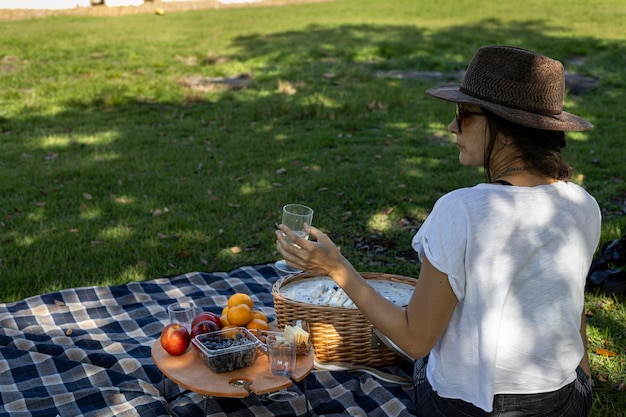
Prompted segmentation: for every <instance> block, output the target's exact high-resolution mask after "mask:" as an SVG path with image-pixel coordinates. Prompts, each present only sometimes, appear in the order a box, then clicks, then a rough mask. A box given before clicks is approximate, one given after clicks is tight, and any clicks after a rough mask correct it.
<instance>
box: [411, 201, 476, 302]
mask: <svg viewBox="0 0 626 417" xmlns="http://www.w3.org/2000/svg"><path fill="white" fill-rule="evenodd" d="M467 236H468V222H467V213H466V210H464V206H463V204H462V201H461V200H460V199H459V198H457V197H456V196H455V195H454V194H452V193H451V194H447V195H445V196H443V197H441V198H440V199H439V200H438V201H437V203H435V206H434V207H433V210H432V212H431V213H430V215H429V216H428V217H427V218H426V221H425V222H424V224H423V225H422V226H421V227H420V229H419V231H418V232H417V234H416V235H415V236H414V238H413V249H415V251H416V252H417V254H418V256H419V259H420V261H423V260H424V256H425V257H426V258H428V261H429V262H430V263H431V264H432V265H433V266H434V267H435V268H437V269H438V270H439V271H441V272H443V273H444V274H446V275H448V281H449V282H450V286H451V287H452V290H453V291H454V294H455V295H456V297H457V299H458V300H462V299H463V297H464V294H465V256H466V250H467Z"/></svg>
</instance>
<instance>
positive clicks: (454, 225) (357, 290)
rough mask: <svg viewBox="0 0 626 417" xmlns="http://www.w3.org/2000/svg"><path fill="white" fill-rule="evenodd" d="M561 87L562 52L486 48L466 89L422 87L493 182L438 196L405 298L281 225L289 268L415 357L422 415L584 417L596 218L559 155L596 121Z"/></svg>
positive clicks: (320, 238)
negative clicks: (325, 285)
mask: <svg viewBox="0 0 626 417" xmlns="http://www.w3.org/2000/svg"><path fill="white" fill-rule="evenodd" d="M564 90H565V77H564V72H563V66H562V65H561V63H560V62H558V61H555V60H553V59H550V58H548V57H546V56H543V55H540V54H537V53H534V52H531V51H528V50H525V49H520V48H515V47H508V46H487V47H483V48H481V49H479V50H478V51H477V53H476V55H475V56H474V58H473V59H472V61H471V62H470V64H469V67H468V69H467V72H466V75H465V77H464V79H463V82H462V84H461V85H460V86H442V87H437V88H432V89H430V90H428V91H427V93H428V94H429V95H431V96H434V97H436V98H439V99H443V100H447V101H450V102H453V103H456V118H455V119H453V120H452V122H451V123H450V125H449V126H448V130H449V131H450V132H451V133H453V134H454V135H456V144H457V147H458V149H459V161H460V163H461V164H462V165H466V166H483V167H484V170H485V175H486V178H487V179H486V182H485V183H481V184H478V185H476V186H474V187H471V188H462V189H458V190H454V191H452V192H450V193H448V194H446V195H444V196H443V197H441V198H440V199H439V200H438V201H437V202H436V204H435V206H434V207H433V209H432V212H431V213H430V215H429V216H428V218H427V219H426V221H425V222H424V224H423V225H422V226H421V228H420V230H419V231H418V233H417V234H416V235H415V237H414V239H413V248H414V249H415V250H416V251H417V254H418V256H419V258H420V260H421V262H422V267H421V271H420V274H419V279H418V280H417V284H416V286H415V292H414V294H413V296H412V298H411V301H410V303H409V305H408V306H407V307H406V308H404V307H399V306H397V305H395V304H393V303H391V302H389V301H387V300H386V299H385V298H383V297H382V296H381V295H379V294H378V293H377V292H376V291H374V290H373V289H372V287H371V286H369V285H368V284H367V283H366V281H365V280H364V279H362V278H361V277H360V275H359V274H358V273H357V271H356V270H355V269H354V267H353V266H352V265H351V264H350V263H349V261H348V260H346V259H345V258H344V257H343V255H342V254H341V252H340V250H339V249H338V248H337V247H336V246H335V245H334V244H333V242H332V241H331V240H330V239H329V238H328V237H327V236H326V235H325V234H324V233H322V232H321V231H319V230H318V229H316V228H314V227H311V230H310V235H311V236H312V238H313V239H314V240H312V241H307V240H303V239H301V238H299V237H298V236H296V235H295V234H293V233H292V232H291V231H290V230H289V229H288V228H287V227H285V226H284V225H281V226H280V231H277V233H276V236H277V239H278V247H279V250H280V252H281V254H282V256H283V257H284V259H285V260H286V261H287V262H288V263H289V265H291V266H294V267H297V268H300V269H303V270H306V271H310V272H315V273H319V274H323V275H328V276H330V277H331V278H332V279H333V280H334V281H335V282H336V283H337V284H338V285H339V286H341V287H342V288H343V289H344V290H345V292H346V293H347V294H348V295H349V296H350V298H351V299H352V300H353V302H354V303H355V304H356V305H357V306H358V307H359V309H360V310H361V312H362V313H363V314H364V316H365V317H366V318H367V319H368V320H369V321H370V322H371V323H372V324H373V325H374V326H375V327H376V328H378V329H379V330H380V331H382V332H383V333H384V334H385V335H386V336H387V337H389V338H390V339H391V340H392V341H393V342H395V343H396V344H397V345H398V346H399V347H400V348H401V349H402V350H404V351H405V352H407V353H409V354H410V355H411V356H413V357H414V358H417V359H419V360H417V361H416V362H415V374H414V378H415V401H416V405H417V409H418V413H419V415H421V416H428V417H430V416H492V415H497V416H521V415H524V416H531V415H532V416H535V415H541V416H552V417H558V416H561V417H565V416H588V415H589V412H590V408H591V387H590V381H591V371H590V367H589V361H588V358H587V349H586V323H585V315H584V287H585V277H586V274H587V271H588V270H589V266H590V264H591V260H592V257H593V254H594V251H595V249H596V247H597V245H598V242H599V238H600V223H601V215H600V210H599V207H598V204H597V203H596V201H595V200H594V198H593V197H591V196H590V195H589V194H588V193H587V192H586V191H585V190H584V189H582V188H581V187H580V186H578V185H576V184H574V183H572V182H569V179H570V177H571V175H572V170H571V168H570V167H569V166H568V165H567V164H566V163H564V162H563V160H562V158H561V148H563V147H564V146H565V134H564V132H565V131H582V130H587V129H591V128H593V126H592V125H591V124H590V123H589V122H587V121H586V120H584V119H581V118H580V117H578V116H575V115H573V114H570V113H567V112H565V111H563V94H564ZM281 232H282V233H281ZM283 233H284V234H286V236H287V237H288V238H289V239H290V240H292V241H294V242H295V243H296V244H297V245H298V246H293V245H290V244H289V242H288V241H287V240H286V239H285V237H283Z"/></svg>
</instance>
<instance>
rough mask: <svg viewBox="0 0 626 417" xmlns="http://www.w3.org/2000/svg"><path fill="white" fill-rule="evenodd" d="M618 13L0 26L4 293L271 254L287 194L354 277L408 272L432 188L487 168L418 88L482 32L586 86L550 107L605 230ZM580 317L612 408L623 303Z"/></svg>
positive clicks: (620, 175)
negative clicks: (577, 126)
mask: <svg viewBox="0 0 626 417" xmlns="http://www.w3.org/2000/svg"><path fill="white" fill-rule="evenodd" d="M625 17H626V4H624V3H623V1H621V0H607V1H602V2H600V1H587V0H576V1H572V0H555V1H552V2H545V1H521V2H488V1H474V2H469V1H451V0H442V1H439V2H436V4H435V3H433V2H421V1H420V2H416V1H414V0H412V1H409V0H398V1H393V2H384V1H374V0H358V1H357V0H338V1H331V2H324V3H312V4H301V5H290V6H281V7H253V8H236V9H207V10H194V11H189V12H178V13H167V14H166V15H165V16H157V15H153V14H145V15H130V16H120V17H76V16H56V17H48V18H43V19H31V20H25V21H14V22H1V25H0V195H1V196H2V199H1V200H0V236H1V240H0V300H2V301H12V300H18V299H21V298H24V297H28V296H31V295H35V294H41V293H46V292H50V291H55V290H58V289H62V288H67V287H76V286H83V285H115V284H121V283H125V282H128V281H134V280H147V279H153V278H157V277H162V276H169V275H175V274H180V273H185V272H190V271H217V270H230V269H232V268H235V267H237V266H240V265H246V264H255V263H262V262H268V261H272V260H275V259H278V258H279V255H278V254H277V252H276V249H275V242H274V241H275V239H274V235H273V225H274V222H276V221H278V220H279V219H280V209H281V207H282V205H283V204H285V203H290V202H298V203H304V204H307V205H310V206H311V207H313V208H314V209H315V211H316V214H315V217H314V220H313V223H314V225H316V226H318V227H319V228H321V229H322V230H324V231H325V232H327V233H329V234H330V235H331V237H332V238H333V239H334V240H335V241H336V242H337V243H338V244H339V245H340V246H341V247H342V250H343V252H344V253H345V254H346V255H347V256H348V258H349V259H351V260H352V261H353V263H354V264H355V265H356V266H357V268H358V269H360V270H363V271H381V272H386V273H397V274H403V275H409V276H417V274H418V271H419V264H418V263H417V260H416V257H415V255H414V253H413V251H412V249H411V247H410V241H411V238H412V236H413V234H414V233H415V231H416V230H417V229H418V228H419V226H420V224H421V222H422V221H423V220H424V219H425V217H426V216H427V214H428V212H429V210H430V208H431V207H432V205H433V203H434V202H435V200H436V199H437V198H438V197H439V196H441V195H442V194H444V193H446V192H447V191H449V190H451V189H454V188H458V187H463V186H469V185H473V184H475V183H477V182H480V181H482V180H483V175H482V172H481V171H480V170H478V169H473V168H467V167H462V166H460V165H459V163H458V160H457V156H458V155H457V151H456V148H455V146H454V142H453V138H452V136H451V135H450V134H448V133H447V132H446V126H447V125H448V123H449V121H450V120H451V119H452V117H453V114H454V113H453V112H454V109H453V106H452V105H450V104H448V103H444V102H441V101H439V100H434V99H432V98H428V97H427V96H426V94H425V92H424V91H425V90H426V89H427V88H428V87H431V86H433V85H439V84H443V83H446V82H456V81H458V78H459V73H460V71H462V70H464V69H465V68H466V66H467V63H468V62H469V60H470V59H471V57H472V55H473V53H474V52H475V51H476V49H477V48H479V47H480V46H482V45H485V44H511V45H516V46H521V47H525V48H529V49H534V50H537V51H539V52H542V53H544V54H546V55H549V56H551V57H553V58H556V59H559V60H561V61H562V62H563V63H564V65H565V68H566V70H567V71H568V72H570V73H575V74H578V75H580V76H585V77H590V78H594V79H595V80H596V81H597V85H596V86H595V87H593V88H592V89H590V90H587V91H584V92H583V93H580V94H568V96H567V98H566V110H568V111H570V112H573V113H575V114H578V115H580V116H582V117H584V118H586V119H588V120H590V121H592V122H593V123H594V124H595V125H596V129H594V130H592V131H589V132H582V133H574V134H571V135H569V136H568V138H569V141H568V146H567V148H566V149H565V151H566V157H567V158H568V160H569V161H570V162H571V164H572V165H573V166H574V167H575V169H576V174H575V181H576V182H577V183H579V184H581V185H583V186H585V187H586V188H587V189H588V190H589V192H590V193H591V194H592V195H594V196H595V197H596V198H597V200H598V202H599V204H600V206H601V207H602V210H603V214H604V224H603V235H602V240H603V242H605V241H608V240H611V239H615V238H617V237H618V236H620V235H621V234H622V233H623V232H624V231H625V230H626V220H625V217H624V202H625V201H626V184H625V183H624V180H625V171H624V157H625V155H626V153H625V152H624V138H623V136H624V131H625V129H626V123H624V117H623V114H622V113H623V108H624V106H623V103H624V101H625V100H626V97H625V93H624V92H625V91H626V89H625V87H626V74H625V68H626V46H625V45H626V43H625V40H626V29H625V26H624V24H623V22H624V18H625ZM418 72H419V73H420V74H421V75H420V74H416V73H418ZM418 75H419V76H418ZM235 79H236V80H235ZM211 81H212V82H211ZM224 81H238V83H237V84H229V83H227V82H224ZM241 83H243V84H245V85H244V88H235V87H236V86H241ZM587 308H588V311H589V316H590V317H589V327H590V330H589V333H590V335H589V339H590V340H589V349H590V356H591V362H592V367H593V368H594V379H595V384H596V391H595V399H596V403H595V410H594V416H598V417H600V416H603V417H604V416H609V415H610V416H614V415H615V416H617V415H621V413H622V410H624V409H625V405H626V399H625V398H624V393H623V391H622V388H623V383H624V382H625V376H626V372H625V371H624V367H623V364H622V361H623V358H624V353H625V349H626V342H624V337H623V336H624V334H625V330H626V329H625V327H624V323H625V320H626V317H625V316H626V313H625V311H624V299H623V298H621V297H618V298H613V297H606V296H602V295H597V296H596V295H591V294H590V295H589V296H588V299H587ZM549 348H550V347H549V346H546V349H549ZM599 348H603V349H607V350H608V351H610V352H613V353H615V356H609V355H606V354H598V352H603V351H599V350H598V349H599Z"/></svg>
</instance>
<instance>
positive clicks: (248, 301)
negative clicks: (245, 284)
mask: <svg viewBox="0 0 626 417" xmlns="http://www.w3.org/2000/svg"><path fill="white" fill-rule="evenodd" d="M239 304H245V305H247V306H248V307H250V310H252V309H253V308H254V301H252V298H250V296H249V295H248V294H245V293H242V292H238V293H235V294H233V295H231V296H230V297H229V298H228V307H230V308H233V307H234V306H237V305H239Z"/></svg>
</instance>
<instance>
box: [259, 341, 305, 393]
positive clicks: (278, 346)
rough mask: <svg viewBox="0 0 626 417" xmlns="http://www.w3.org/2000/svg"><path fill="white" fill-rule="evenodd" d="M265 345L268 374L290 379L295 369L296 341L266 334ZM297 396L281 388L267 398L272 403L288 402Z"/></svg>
mask: <svg viewBox="0 0 626 417" xmlns="http://www.w3.org/2000/svg"><path fill="white" fill-rule="evenodd" d="M265 345H266V346H267V356H268V361H269V367H270V372H272V374H274V375H279V376H285V377H287V378H290V377H291V374H292V373H293V371H294V370H295V368H296V341H295V340H293V339H285V337H284V336H283V335H282V334H268V335H267V338H266V340H265ZM297 396H298V394H297V393H295V392H293V391H287V389H286V388H283V389H281V390H280V391H276V392H273V393H271V394H269V395H268V396H267V397H268V398H269V399H270V400H273V401H289V399H290V398H294V397H297Z"/></svg>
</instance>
